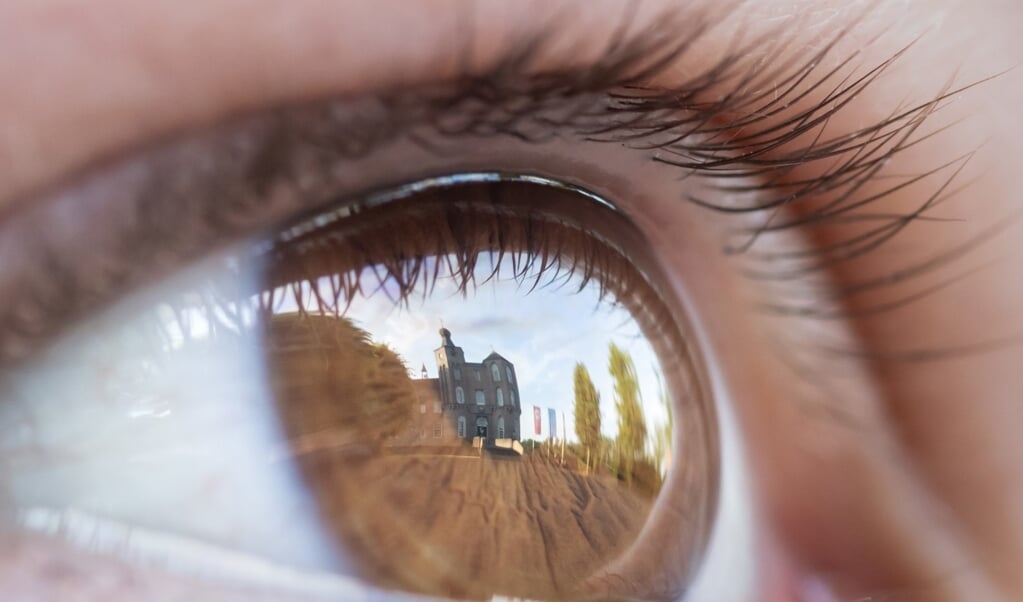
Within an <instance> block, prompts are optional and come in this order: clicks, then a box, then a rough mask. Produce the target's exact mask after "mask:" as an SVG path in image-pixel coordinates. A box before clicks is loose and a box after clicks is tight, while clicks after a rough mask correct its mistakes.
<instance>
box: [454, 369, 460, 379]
mask: <svg viewBox="0 0 1023 602" xmlns="http://www.w3.org/2000/svg"><path fill="white" fill-rule="evenodd" d="M454 374H455V380H462V370H461V369H459V368H455V369H454Z"/></svg>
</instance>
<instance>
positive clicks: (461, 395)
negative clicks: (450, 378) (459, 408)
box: [455, 387, 465, 403]
mask: <svg viewBox="0 0 1023 602" xmlns="http://www.w3.org/2000/svg"><path fill="white" fill-rule="evenodd" d="M455 401H456V402H457V403H465V391H463V390H462V387H455Z"/></svg>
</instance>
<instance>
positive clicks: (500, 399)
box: [497, 389, 504, 406]
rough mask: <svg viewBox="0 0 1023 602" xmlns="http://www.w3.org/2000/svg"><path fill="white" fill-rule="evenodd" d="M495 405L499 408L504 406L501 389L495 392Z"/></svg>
mask: <svg viewBox="0 0 1023 602" xmlns="http://www.w3.org/2000/svg"><path fill="white" fill-rule="evenodd" d="M497 405H499V406H503V405H504V391H502V390H501V389H498V390H497Z"/></svg>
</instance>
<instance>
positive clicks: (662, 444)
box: [653, 375, 675, 475]
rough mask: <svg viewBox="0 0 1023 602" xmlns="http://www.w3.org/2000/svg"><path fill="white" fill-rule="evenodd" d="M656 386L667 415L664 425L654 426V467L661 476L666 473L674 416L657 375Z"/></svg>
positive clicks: (666, 394) (669, 399) (668, 398)
mask: <svg viewBox="0 0 1023 602" xmlns="http://www.w3.org/2000/svg"><path fill="white" fill-rule="evenodd" d="M657 384H658V385H659V386H660V391H659V393H660V395H659V397H660V399H661V403H662V404H664V409H665V411H666V412H667V414H668V421H667V422H666V423H664V424H654V427H653V431H654V457H653V461H654V466H655V467H656V468H657V472H658V473H660V474H661V475H663V474H664V473H665V472H667V467H666V466H665V465H664V461H665V460H666V459H667V458H668V456H670V455H671V435H672V432H673V430H674V425H675V416H674V415H673V414H672V411H671V397H670V396H669V395H668V392H667V391H666V390H665V389H664V383H662V382H661V380H660V375H658V379H657Z"/></svg>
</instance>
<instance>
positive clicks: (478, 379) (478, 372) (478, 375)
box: [474, 369, 480, 382]
mask: <svg viewBox="0 0 1023 602" xmlns="http://www.w3.org/2000/svg"><path fill="white" fill-rule="evenodd" d="M474 372H475V373H476V382H480V371H479V369H477V370H474Z"/></svg>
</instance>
